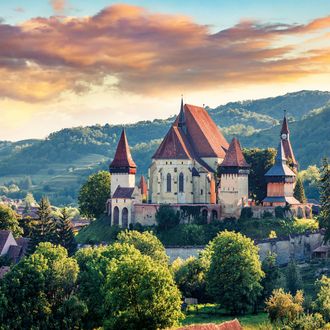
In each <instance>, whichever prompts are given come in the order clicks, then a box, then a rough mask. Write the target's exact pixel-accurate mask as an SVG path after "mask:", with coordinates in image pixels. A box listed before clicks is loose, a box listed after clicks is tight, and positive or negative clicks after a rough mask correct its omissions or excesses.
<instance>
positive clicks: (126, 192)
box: [112, 186, 134, 198]
mask: <svg viewBox="0 0 330 330" xmlns="http://www.w3.org/2000/svg"><path fill="white" fill-rule="evenodd" d="M133 191H134V188H124V187H120V186H118V187H117V189H116V191H115V192H114V194H113V196H112V198H132V195H133Z"/></svg>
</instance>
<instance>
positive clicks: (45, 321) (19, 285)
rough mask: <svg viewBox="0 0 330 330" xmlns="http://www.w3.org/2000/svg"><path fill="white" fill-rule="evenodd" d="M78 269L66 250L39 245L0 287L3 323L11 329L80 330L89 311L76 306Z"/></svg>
mask: <svg viewBox="0 0 330 330" xmlns="http://www.w3.org/2000/svg"><path fill="white" fill-rule="evenodd" d="M78 272H79V267H78V264H77V262H76V260H74V259H73V258H69V257H68V255H67V251H66V249H64V248H63V247H61V246H55V245H52V244H51V243H40V244H39V245H38V247H37V248H36V251H35V253H34V254H32V255H31V256H29V257H26V258H24V259H23V260H22V261H21V262H19V263H18V264H17V265H16V266H15V267H13V269H12V270H11V271H10V272H9V273H8V274H6V275H5V277H4V279H3V281H2V282H1V286H0V310H1V312H0V324H2V325H3V326H4V328H5V329H6V328H8V329H77V327H74V325H77V324H79V323H80V319H81V317H82V316H83V315H84V312H85V311H86V307H85V306H84V304H83V303H82V302H79V303H78V300H77V299H76V300H75V304H73V302H74V301H73V299H75V298H73V297H74V292H75V288H76V281H77V277H78Z"/></svg>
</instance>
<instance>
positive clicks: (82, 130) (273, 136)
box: [0, 91, 330, 205]
mask: <svg viewBox="0 0 330 330" xmlns="http://www.w3.org/2000/svg"><path fill="white" fill-rule="evenodd" d="M284 109H286V110H287V111H288V117H289V119H290V120H291V121H292V122H291V123H290V128H291V136H292V137H291V139H292V144H293V147H294V149H295V153H296V156H297V159H298V161H299V163H300V165H301V166H302V168H305V167H307V166H308V165H310V164H315V163H316V164H318V163H319V161H320V159H321V157H322V156H324V155H328V156H329V155H330V154H329V153H330V152H329V150H330V148H329V147H330V145H329V143H330V142H329V140H330V139H329V137H330V128H329V125H328V121H329V118H330V92H319V91H301V92H296V93H291V94H286V95H283V96H279V97H275V98H267V99H261V100H256V101H244V102H231V103H228V104H226V105H223V106H219V107H217V108H214V109H211V108H207V110H208V111H209V113H210V115H211V117H212V118H213V119H214V121H215V122H216V123H217V125H218V126H219V127H221V129H222V131H223V133H224V135H225V136H226V137H227V139H228V140H229V139H231V137H232V136H234V135H235V136H238V137H239V138H240V140H241V142H242V145H243V146H244V147H254V146H257V147H269V146H276V145H277V143H278V138H279V130H280V128H279V126H278V125H279V123H280V119H281V118H282V116H283V110H284ZM178 110H179V109H178ZM173 120H174V118H173V117H172V118H168V119H166V120H159V119H156V120H154V121H141V122H138V123H136V124H131V125H126V126H125V127H126V131H127V135H128V139H129V143H130V145H131V147H132V154H133V157H134V159H135V161H136V163H137V165H138V174H145V173H147V169H148V167H149V165H150V161H151V156H152V154H153V153H154V151H155V150H156V148H157V146H158V145H159V143H160V142H161V139H162V138H163V137H164V135H165V134H166V132H167V130H168V128H169V127H170V125H171V123H172V122H173ZM121 129H122V126H120V125H115V126H112V125H108V124H106V125H104V126H101V125H94V126H88V127H75V128H66V129H62V130H60V131H58V132H55V133H52V134H50V135H49V136H48V137H47V139H45V140H24V141H19V142H9V141H3V142H0V190H1V189H2V191H6V189H7V187H9V186H12V185H13V184H14V185H16V186H18V188H17V187H15V186H13V187H12V188H11V190H10V192H9V193H7V194H8V195H10V196H11V197H23V196H25V194H26V192H27V191H32V192H33V193H34V195H35V197H36V198H40V197H41V195H43V194H47V195H48V196H49V197H50V199H51V200H52V202H53V203H54V204H55V205H61V204H66V203H75V202H76V197H77V191H78V189H79V187H80V185H81V183H82V182H84V180H85V179H86V177H87V176H88V175H89V174H91V173H92V172H94V171H96V170H98V169H107V168H108V164H109V162H110V160H111V158H112V157H113V155H114V152H115V148H116V146H117V141H118V138H119V135H120V132H121ZM1 185H2V187H1ZM3 185H5V186H6V187H3ZM7 190H8V189H7ZM0 193H1V191H0Z"/></svg>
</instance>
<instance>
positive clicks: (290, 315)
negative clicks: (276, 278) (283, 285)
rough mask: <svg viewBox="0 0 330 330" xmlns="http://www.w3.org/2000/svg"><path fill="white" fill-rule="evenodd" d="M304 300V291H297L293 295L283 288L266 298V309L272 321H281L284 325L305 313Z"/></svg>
mask: <svg viewBox="0 0 330 330" xmlns="http://www.w3.org/2000/svg"><path fill="white" fill-rule="evenodd" d="M303 302H304V296H303V293H302V291H297V293H296V294H295V296H292V295H291V294H290V293H286V292H284V290H283V289H277V290H274V291H273V293H272V295H271V296H270V297H269V298H268V299H267V300H266V302H265V303H266V308H265V310H266V312H267V313H268V317H269V319H270V321H271V322H272V323H281V324H282V326H283V325H286V324H288V323H289V322H292V321H294V320H295V319H297V318H298V316H300V315H302V314H303V311H304V309H303V306H302V304H303ZM281 328H282V327H281Z"/></svg>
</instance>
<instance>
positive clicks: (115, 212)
mask: <svg viewBox="0 0 330 330" xmlns="http://www.w3.org/2000/svg"><path fill="white" fill-rule="evenodd" d="M113 225H114V226H118V225H119V208H118V206H115V207H114V209H113Z"/></svg>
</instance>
